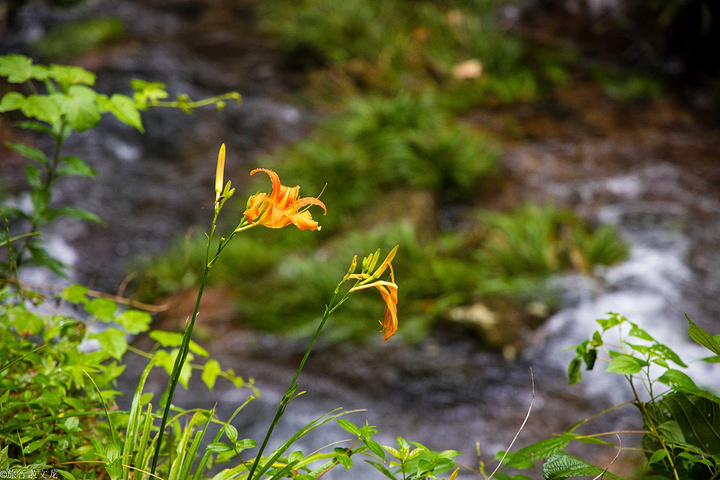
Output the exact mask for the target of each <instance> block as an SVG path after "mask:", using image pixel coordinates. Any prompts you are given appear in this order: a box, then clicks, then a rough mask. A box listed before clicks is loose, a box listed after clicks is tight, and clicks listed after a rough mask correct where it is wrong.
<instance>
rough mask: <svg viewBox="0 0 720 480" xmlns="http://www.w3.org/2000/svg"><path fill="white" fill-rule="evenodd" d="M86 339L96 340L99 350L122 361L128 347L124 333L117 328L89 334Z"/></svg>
mask: <svg viewBox="0 0 720 480" xmlns="http://www.w3.org/2000/svg"><path fill="white" fill-rule="evenodd" d="M88 338H94V339H97V341H98V342H99V343H100V349H101V350H102V351H104V352H107V353H109V354H110V356H112V357H113V358H116V359H117V360H121V359H122V356H123V355H124V354H125V351H126V350H127V347H128V344H127V339H126V338H125V332H123V331H122V330H118V329H117V328H108V329H107V330H103V331H102V332H98V333H91V334H90V335H88Z"/></svg>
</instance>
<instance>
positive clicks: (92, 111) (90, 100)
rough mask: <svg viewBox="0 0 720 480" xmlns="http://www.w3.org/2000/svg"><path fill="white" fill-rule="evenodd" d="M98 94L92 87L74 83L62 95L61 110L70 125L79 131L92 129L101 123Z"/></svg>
mask: <svg viewBox="0 0 720 480" xmlns="http://www.w3.org/2000/svg"><path fill="white" fill-rule="evenodd" d="M96 96H97V94H96V93H95V91H94V90H93V89H91V88H88V87H85V86H83V85H73V86H71V87H70V88H69V89H68V91H67V94H66V95H64V96H63V97H62V100H61V102H62V103H61V105H60V109H61V112H62V114H63V116H64V117H65V119H66V120H67V122H68V123H69V124H70V126H71V127H72V128H73V129H75V130H76V131H77V132H78V133H80V132H84V131H86V130H90V129H91V128H93V127H95V126H96V125H97V124H98V123H100V116H101V115H100V109H99V108H98V104H97V100H96Z"/></svg>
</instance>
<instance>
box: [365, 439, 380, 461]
mask: <svg viewBox="0 0 720 480" xmlns="http://www.w3.org/2000/svg"><path fill="white" fill-rule="evenodd" d="M363 443H364V444H365V445H366V446H367V447H368V448H369V449H370V451H371V452H372V453H374V454H375V455H377V456H378V457H380V458H382V460H383V461H385V451H384V450H383V448H382V447H381V446H380V444H379V443H378V442H376V441H375V440H373V439H372V438H367V437H366V438H363Z"/></svg>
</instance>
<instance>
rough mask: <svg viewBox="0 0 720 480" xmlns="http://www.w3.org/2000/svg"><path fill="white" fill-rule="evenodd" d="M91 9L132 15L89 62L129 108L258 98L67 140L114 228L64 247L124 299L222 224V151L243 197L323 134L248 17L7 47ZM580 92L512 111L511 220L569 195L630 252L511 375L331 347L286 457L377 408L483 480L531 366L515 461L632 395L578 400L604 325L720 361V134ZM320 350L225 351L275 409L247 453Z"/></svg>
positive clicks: (149, 116)
mask: <svg viewBox="0 0 720 480" xmlns="http://www.w3.org/2000/svg"><path fill="white" fill-rule="evenodd" d="M89 12H90V13H92V14H93V15H95V14H98V15H99V14H103V15H117V16H120V17H121V18H124V19H125V20H126V25H127V29H128V32H127V35H126V38H125V39H124V40H123V41H121V42H118V43H116V44H114V45H113V46H112V47H110V48H109V49H105V50H103V51H102V52H101V53H98V54H89V55H86V56H85V57H83V59H82V62H81V65H82V66H85V67H86V68H89V69H92V70H94V71H96V72H98V85H97V88H98V90H100V91H107V92H111V91H119V92H123V93H129V86H128V85H129V80H130V79H131V78H143V79H146V80H162V81H164V82H166V83H167V85H168V90H169V91H171V92H177V93H188V94H190V95H191V97H193V98H201V97H205V96H209V95H213V94H218V93H222V92H225V91H228V90H239V91H240V92H241V93H242V94H243V97H244V100H243V103H242V105H240V106H234V105H229V106H228V108H227V109H226V111H224V112H222V113H217V112H212V111H199V112H196V113H195V114H194V115H186V114H184V113H182V112H178V111H174V110H162V111H161V110H155V111H150V112H147V113H146V114H144V117H143V118H144V121H145V125H146V127H147V134H146V135H144V136H143V135H140V134H139V133H137V132H134V131H132V130H131V129H130V128H129V127H126V126H124V125H120V124H119V123H118V122H115V121H113V120H112V119H107V120H103V122H102V124H101V126H100V127H99V128H98V129H96V130H93V131H92V132H89V133H86V134H82V135H79V136H76V137H74V138H72V139H71V141H69V142H68V145H67V149H68V151H71V152H72V153H73V154H76V155H79V156H81V157H83V158H85V159H87V160H88V161H89V162H90V163H92V164H93V166H95V167H96V168H97V169H98V170H99V172H100V174H99V177H98V178H97V179H96V181H93V182H88V181H86V180H69V181H66V182H65V183H64V184H62V185H61V187H60V191H59V197H58V200H59V201H61V202H63V203H66V204H73V205H78V206H82V207H85V208H88V209H89V210H91V211H94V212H96V213H97V214H99V215H100V216H101V217H103V218H105V219H106V220H107V221H108V223H109V226H108V227H107V228H102V227H98V226H91V225H87V224H81V223H75V222H69V223H66V224H64V225H63V226H62V227H59V228H57V229H55V230H53V231H51V232H48V237H49V238H51V239H52V240H51V245H53V244H54V245H55V246H54V247H53V249H54V251H55V252H56V253H58V254H60V255H61V256H63V258H64V259H65V260H66V261H68V263H70V264H71V265H72V266H73V269H74V270H73V271H74V277H75V280H76V281H79V282H81V283H90V284H91V285H93V286H94V287H95V288H98V289H105V290H108V291H113V290H115V289H117V286H118V285H119V284H120V283H121V282H122V280H123V277H124V275H125V273H124V270H123V264H124V263H125V262H126V261H127V259H128V258H131V257H132V256H133V255H137V254H146V255H152V254H154V253H156V252H160V251H162V250H163V249H165V248H167V247H168V245H169V244H170V243H171V242H173V241H174V240H175V239H176V238H177V237H178V236H181V235H182V234H183V233H185V231H187V229H188V228H190V227H192V226H193V225H197V224H200V225H203V224H205V223H207V222H208V221H209V218H210V216H211V212H210V210H209V209H208V208H203V207H198V205H210V204H211V202H212V200H211V195H212V191H211V189H210V188H208V186H210V185H212V175H214V160H215V158H216V155H217V149H218V146H219V145H220V144H221V143H223V142H224V143H226V144H227V146H228V152H229V155H228V173H227V176H228V177H231V178H233V181H234V183H237V181H236V180H235V179H236V178H239V177H240V175H241V172H242V174H243V175H244V174H245V173H244V172H247V170H248V167H251V166H253V164H252V163H251V162H252V161H253V159H254V158H255V157H256V156H257V155H259V154H261V153H263V152H266V151H268V150H269V149H270V148H272V147H273V146H276V145H278V144H281V143H283V142H288V141H292V140H294V139H297V138H300V137H301V136H302V135H303V134H304V133H306V132H307V130H308V127H309V125H311V124H312V120H313V119H312V117H311V114H310V113H309V112H306V111H304V110H303V109H301V108H299V107H295V106H291V105H288V104H285V103H283V102H281V101H277V100H275V98H277V97H279V96H280V94H281V93H282V89H283V86H282V82H281V78H280V76H281V71H280V70H279V69H277V66H276V59H275V58H274V57H273V53H272V50H271V49H269V48H268V47H267V45H266V44H265V43H264V42H263V41H261V40H258V38H260V37H258V36H257V35H253V34H250V33H248V32H251V31H252V28H253V26H252V18H251V16H250V14H249V12H248V11H247V10H245V9H243V8H242V7H240V6H237V5H235V6H232V2H222V1H211V0H205V1H202V0H196V1H185V2H164V1H160V0H153V1H149V2H139V1H138V2H135V1H107V2H99V1H98V2H94V1H89V2H86V3H85V4H84V5H83V6H81V7H78V8H76V9H74V10H70V11H67V12H64V11H57V10H51V9H49V8H48V7H45V6H43V5H42V4H31V5H30V6H29V7H27V8H26V9H25V11H24V12H23V15H21V18H20V20H21V21H22V22H26V24H25V28H24V29H23V30H22V31H21V32H20V33H16V34H14V36H7V37H6V38H4V39H3V40H2V44H3V45H4V49H5V50H8V51H17V50H21V46H22V45H23V44H24V42H27V41H28V40H30V39H31V38H30V37H31V36H32V35H35V34H36V33H37V31H38V30H39V29H40V30H42V29H43V28H44V27H45V26H47V25H48V24H51V23H53V22H55V21H60V20H63V19H64V18H65V17H68V18H72V17H73V16H82V15H88V14H89ZM33 32H35V33H33ZM574 94H576V95H572V94H569V95H568V96H567V97H562V98H559V99H558V102H559V104H561V105H563V108H564V110H562V112H560V114H558V113H557V112H537V111H535V112H528V111H524V110H522V109H520V110H518V111H517V112H514V114H515V115H516V116H517V121H519V123H520V125H522V128H523V129H524V131H525V133H526V135H524V140H522V141H509V142H508V146H507V148H506V153H505V155H504V157H503V168H504V170H505V174H506V175H507V178H509V179H510V180H509V182H508V185H507V186H506V187H505V188H504V190H503V193H502V194H501V195H500V196H499V198H498V199H497V204H498V205H499V206H502V205H503V204H512V202H517V199H518V198H522V199H527V200H528V201H530V200H535V201H541V202H542V201H546V200H548V199H552V200H553V201H554V202H555V203H556V204H558V205H561V206H569V207H572V208H574V209H576V210H577V211H578V212H580V214H581V215H583V216H584V217H586V218H587V219H589V220H590V221H594V222H606V223H611V224H614V225H616V226H617V227H618V229H619V231H620V232H621V234H622V235H623V237H624V238H625V239H626V240H627V241H628V242H629V243H630V244H631V246H632V249H631V254H630V258H629V260H628V261H627V262H625V263H623V264H621V265H618V266H615V267H611V268H606V269H604V270H602V271H598V272H597V277H596V278H595V279H591V278H589V277H584V276H567V277H563V278H558V279H556V286H557V289H558V291H559V292H560V293H561V297H562V303H563V308H562V309H561V310H560V311H559V312H557V313H556V314H555V315H553V316H552V317H551V318H550V319H549V320H548V321H547V322H546V324H545V325H544V326H542V327H541V328H539V329H538V330H536V331H534V332H531V333H528V334H527V338H526V339H525V340H526V343H527V344H528V347H527V348H526V349H525V350H524V351H522V352H521V354H520V356H519V358H518V359H517V360H515V361H513V362H508V361H506V360H504V359H503V357H502V356H501V355H499V354H496V353H491V352H485V351H483V350H482V349H480V348H479V347H478V345H477V344H476V343H475V342H473V341H472V340H470V339H467V338H463V337H462V336H459V335H457V334H451V333H447V332H437V334H435V335H433V336H432V337H431V338H429V339H428V340H427V341H426V342H424V343H423V344H421V345H419V346H412V347H411V346H407V345H403V344H402V343H401V342H388V344H386V345H383V346H382V347H381V346H380V345H377V346H364V347H357V346H339V347H332V348H322V346H321V348H319V349H318V351H317V352H316V354H314V356H313V357H311V360H310V362H309V363H308V365H307V368H306V371H305V372H304V373H303V375H302V376H301V378H300V385H301V389H303V390H307V393H306V394H305V395H303V396H301V397H300V398H299V399H297V400H296V401H294V402H293V403H292V404H291V406H290V408H289V409H288V412H287V414H286V417H285V418H284V420H283V422H282V423H281V424H280V426H279V428H278V430H277V432H276V434H275V436H274V437H273V441H272V442H271V446H272V445H277V444H278V443H279V442H280V441H281V440H280V439H282V438H285V437H287V436H288V435H289V434H291V433H292V432H294V431H295V430H297V428H299V427H300V426H302V425H304V424H305V423H307V422H309V421H311V420H312V419H314V418H316V417H318V416H320V415H322V414H323V413H325V412H327V411H330V410H333V409H335V408H338V407H342V408H343V409H344V410H351V409H356V408H362V409H367V411H365V412H360V413H355V414H353V415H352V416H351V417H349V418H351V419H353V420H355V421H356V423H360V424H362V423H363V422H364V421H365V420H366V419H367V420H368V421H369V422H370V423H371V424H373V425H376V426H378V428H379V430H380V434H379V437H378V438H379V439H380V440H381V441H382V442H387V443H389V444H392V443H393V442H394V438H392V436H393V435H401V436H403V437H404V438H406V439H409V440H414V441H418V442H421V443H423V444H426V445H427V446H429V447H431V448H434V449H456V450H460V451H463V452H466V455H465V456H464V457H462V461H463V463H465V464H467V465H470V466H472V465H477V461H476V459H475V448H476V442H479V444H480V448H481V452H482V454H483V457H482V458H483V460H485V461H489V460H490V459H491V457H492V455H494V453H495V452H496V451H497V450H502V449H505V448H506V447H507V445H508V444H509V443H510V441H511V440H512V438H513V436H514V435H515V433H516V432H517V430H518V428H519V427H520V425H521V423H522V422H523V419H524V417H525V415H526V413H527V410H528V407H529V405H530V403H531V400H532V393H533V390H532V387H531V376H530V367H532V369H533V370H532V371H533V376H534V381H535V389H534V393H535V398H534V401H533V404H532V405H533V407H532V412H531V415H530V417H529V420H528V422H527V424H526V426H525V428H524V430H523V432H522V434H521V436H520V438H519V440H518V445H522V444H527V443H529V442H531V441H533V440H538V439H540V438H545V437H547V436H548V435H549V434H551V433H553V432H559V431H562V430H563V429H565V428H567V427H568V426H570V425H572V424H573V423H575V422H576V421H578V420H580V419H582V418H585V417H588V416H589V415H592V414H593V413H596V412H597V411H599V410H600V409H602V408H604V407H606V406H609V405H611V404H613V403H617V402H621V401H625V400H627V399H629V398H630V392H629V390H628V389H627V387H626V385H624V384H623V383H622V382H621V381H618V379H617V378H614V377H615V376H611V375H600V374H595V373H594V372H593V373H592V374H591V375H588V377H589V381H584V382H583V383H582V384H581V385H580V386H575V387H569V386H567V385H566V380H565V374H564V371H565V368H566V366H567V363H568V361H569V359H570V358H572V353H571V352H564V353H563V352H562V350H563V349H564V348H566V347H568V346H570V345H574V344H576V343H579V342H580V341H582V340H583V339H585V338H588V337H589V336H590V335H591V334H592V332H593V331H594V330H595V324H594V323H593V322H594V320H595V319H596V318H600V317H603V316H604V315H605V314H606V312H609V311H613V312H619V313H622V314H624V315H626V316H627V317H629V318H630V319H631V320H632V321H634V322H637V323H639V324H640V325H641V326H643V327H644V328H646V329H649V330H651V332H652V333H653V334H655V335H656V336H657V338H658V339H660V340H662V341H665V342H667V343H669V344H670V345H671V346H673V347H674V348H676V350H677V351H678V353H679V354H680V355H681V357H683V358H687V359H693V358H699V357H702V356H706V353H707V352H704V351H702V349H700V348H698V347H695V346H693V345H692V344H691V343H690V342H689V341H688V340H687V335H686V331H687V324H686V322H685V320H684V313H687V314H688V315H689V316H690V317H691V318H692V319H693V320H694V321H695V322H696V323H698V324H699V325H701V326H703V327H705V328H707V329H709V330H710V331H711V332H717V331H718V326H719V325H718V320H717V319H718V318H719V317H718V315H719V314H720V297H719V296H718V295H717V293H718V291H719V288H718V287H720V273H718V272H720V240H718V239H719V238H720V169H719V168H718V164H717V158H716V152H717V151H718V148H717V147H718V146H719V145H720V132H718V131H717V130H715V129H710V128H705V127H703V126H701V125H699V124H698V123H697V122H696V121H695V120H694V119H693V118H692V116H691V115H689V114H688V113H687V112H684V111H683V110H681V109H679V108H677V107H675V106H673V105H671V104H669V103H667V104H666V103H659V104H657V105H650V106H643V107H637V109H636V108H634V107H618V106H616V105H613V104H611V103H609V102H607V101H605V100H601V99H602V98H603V97H602V96H601V95H597V94H596V92H595V94H594V95H591V94H590V93H588V92H583V91H580V92H577V91H576V92H574ZM599 99H600V100H599ZM467 120H468V121H469V122H470V123H472V124H474V125H476V126H478V128H482V129H485V130H495V131H497V132H498V133H499V134H500V135H502V134H503V132H504V131H505V129H506V124H508V122H507V118H505V119H503V117H502V115H500V116H498V115H496V114H493V113H487V112H486V113H482V114H475V115H474V116H470V117H469V118H468V119H467ZM41 146H42V145H41ZM234 173H235V174H234ZM3 174H4V175H5V173H3ZM7 179H8V181H10V182H11V181H12V179H11V177H10V176H8V177H7ZM20 201H22V200H20ZM53 242H54V243H53ZM101 272H102V275H100V273H101ZM304 348H305V345H304V344H303V343H294V342H288V341H281V340H279V339H277V338H274V337H272V336H269V335H266V334H260V333H254V332H250V331H244V330H239V329H238V330H234V331H232V332H226V334H223V335H221V336H219V338H217V339H215V340H214V341H213V342H211V344H210V350H211V353H212V354H213V355H214V356H215V357H216V358H218V360H220V362H221V364H222V365H223V366H224V367H226V368H228V367H229V368H233V369H235V371H236V372H238V373H239V374H241V375H243V376H246V377H254V378H256V379H257V386H258V387H259V389H260V391H261V394H262V397H261V398H260V399H258V400H256V401H254V402H252V403H251V404H250V405H249V406H248V407H247V410H246V413H245V412H244V414H241V415H240V416H239V417H238V420H237V421H236V426H237V427H238V429H239V430H240V435H241V436H242V437H253V438H261V437H262V435H263V434H264V429H265V428H266V425H267V422H269V420H270V419H271V418H272V416H273V414H274V408H275V405H277V402H278V401H279V399H280V397H281V396H282V394H283V393H284V391H285V388H286V386H287V383H288V382H289V381H290V378H291V377H292V374H293V372H294V368H295V365H297V362H298V360H299V359H300V357H301V355H302V353H303V351H304ZM137 367H138V369H139V368H140V367H141V366H140V365H138V366H137ZM695 368H696V370H695V373H696V378H697V380H698V381H699V383H701V384H707V385H709V386H714V387H715V388H720V380H718V378H720V377H719V376H718V375H717V372H715V373H712V372H710V371H705V370H703V369H702V368H700V366H697V367H695ZM138 369H135V368H131V369H130V370H131V371H133V370H134V371H135V373H137V372H138V371H139V370H138ZM134 381H135V379H134V377H133V376H132V373H130V374H126V375H124V376H123V385H122V387H123V388H124V389H125V390H126V391H132V389H133V382H134ZM166 381H167V380H166V379H165V378H163V377H159V376H158V377H153V378H151V380H150V382H149V386H148V388H150V389H153V390H155V391H160V390H162V388H164V386H165V385H164V382H166ZM198 391H203V392H204V391H205V390H204V387H200V386H198V387H197V388H191V390H190V391H189V392H185V391H179V392H178V394H177V397H176V398H177V403H179V404H181V405H183V406H186V407H212V406H213V405H214V404H215V403H217V404H218V415H219V417H220V418H226V417H228V416H229V415H230V414H231V413H232V411H234V409H235V408H236V407H237V406H238V405H240V404H241V403H242V402H243V401H244V400H245V398H246V396H247V393H248V391H247V390H243V391H237V390H235V389H232V388H230V387H228V386H227V385H224V384H223V383H222V381H219V382H218V385H217V387H216V390H215V392H213V394H204V393H203V394H202V395H199V394H198V393H197V392H198ZM637 426H638V425H637V415H635V412H634V411H633V407H625V409H621V410H618V411H616V412H613V413H611V414H609V415H608V416H607V417H605V418H604V419H603V420H602V421H601V422H599V423H598V424H597V430H598V431H599V430H602V429H622V428H630V427H637ZM316 433H318V434H317V435H312V436H310V437H308V438H307V439H303V440H302V441H301V442H300V444H299V447H298V448H299V449H302V450H303V451H305V453H309V452H311V451H312V450H314V449H315V448H318V447H320V446H323V445H325V444H326V443H328V442H329V441H331V440H328V439H337V438H346V437H347V435H346V434H344V433H343V432H342V431H341V430H340V429H339V428H338V427H337V426H335V425H334V424H329V425H327V426H325V427H324V428H322V429H320V430H318V432H316ZM580 451H582V450H580ZM586 453H587V452H586ZM591 453H592V454H595V455H596V460H598V461H606V462H607V463H609V462H610V461H611V460H612V458H613V456H614V455H615V452H614V451H613V450H611V449H608V450H607V451H603V450H600V449H596V448H594V449H593V451H592V452H591ZM628 468H630V467H628ZM353 472H355V473H353ZM367 472H368V471H367V470H363V469H360V470H358V471H355V469H353V470H352V471H351V472H350V478H368V473H367ZM339 473H341V472H332V476H331V475H328V477H330V478H339V477H341V476H342V475H339ZM375 477H377V478H379V477H380V475H379V474H377V475H375V476H374V477H373V478H375ZM326 478H327V477H326ZM343 478H346V477H343Z"/></svg>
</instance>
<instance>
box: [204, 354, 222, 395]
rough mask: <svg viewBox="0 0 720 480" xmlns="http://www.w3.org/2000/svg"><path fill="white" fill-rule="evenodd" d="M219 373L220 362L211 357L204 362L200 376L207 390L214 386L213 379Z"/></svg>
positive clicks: (220, 370) (220, 371)
mask: <svg viewBox="0 0 720 480" xmlns="http://www.w3.org/2000/svg"><path fill="white" fill-rule="evenodd" d="M221 373H222V369H221V368H220V363H218V361H217V360H215V359H212V358H211V359H210V360H208V361H207V362H205V366H203V371H202V376H201V378H202V381H203V382H204V383H205V385H207V387H208V389H209V390H212V389H213V388H214V387H215V380H216V379H217V377H218V375H220V374H221Z"/></svg>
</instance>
